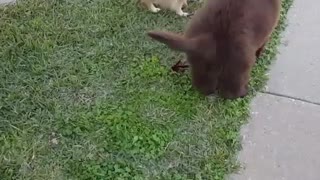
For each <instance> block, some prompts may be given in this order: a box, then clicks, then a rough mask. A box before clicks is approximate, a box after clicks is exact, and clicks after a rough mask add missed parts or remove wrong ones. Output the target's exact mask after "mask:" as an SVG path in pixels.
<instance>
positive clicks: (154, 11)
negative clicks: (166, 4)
mask: <svg viewBox="0 0 320 180" xmlns="http://www.w3.org/2000/svg"><path fill="white" fill-rule="evenodd" d="M150 10H151V12H153V13H157V12H159V11H160V10H161V9H160V8H156V7H154V8H151V9H150Z"/></svg>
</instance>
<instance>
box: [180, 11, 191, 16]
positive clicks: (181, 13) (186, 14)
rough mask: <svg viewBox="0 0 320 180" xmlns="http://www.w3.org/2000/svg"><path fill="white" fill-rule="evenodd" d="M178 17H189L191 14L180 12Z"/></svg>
mask: <svg viewBox="0 0 320 180" xmlns="http://www.w3.org/2000/svg"><path fill="white" fill-rule="evenodd" d="M178 15H179V16H183V17H187V16H189V15H190V14H189V13H186V12H179V13H178Z"/></svg>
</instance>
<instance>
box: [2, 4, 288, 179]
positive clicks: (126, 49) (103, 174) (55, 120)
mask: <svg viewBox="0 0 320 180" xmlns="http://www.w3.org/2000/svg"><path fill="white" fill-rule="evenodd" d="M291 1H292V0H284V1H283V4H284V6H283V11H282V16H281V24H280V26H279V27H278V28H277V31H276V32H275V33H274V36H273V39H272V41H271V42H270V43H269V46H268V48H267V50H266V52H265V53H264V56H263V57H262V58H261V59H260V60H259V61H258V63H257V64H258V65H257V66H256V67H255V69H254V72H253V77H252V81H251V94H250V96H248V97H247V98H244V99H238V100H235V101H230V100H222V99H220V98H213V97H209V98H204V97H202V96H200V95H199V94H198V93H197V92H196V91H195V90H194V89H192V88H191V83H190V76H189V74H188V73H185V74H174V73H172V72H170V65H172V64H173V63H174V62H175V61H176V60H177V59H178V58H179V57H180V54H178V53H176V52H172V51H170V50H169V49H168V48H166V47H165V46H163V45H161V44H160V43H156V42H154V41H152V40H150V39H149V38H148V37H147V36H146V35H145V32H146V31H147V30H151V29H168V30H174V31H181V30H182V28H183V26H184V24H185V22H186V21H187V19H186V18H180V17H177V16H176V15H175V14H174V13H171V12H161V13H159V14H153V13H150V12H148V11H146V10H143V9H142V8H141V7H139V6H137V4H136V1H134V0H74V1H65V0H24V1H23V0H22V1H19V3H18V4H17V5H15V6H9V7H4V8H1V9H0V67H1V71H0V179H1V180H6V179H24V180H25V179H33V180H37V179H55V180H56V179H177V180H178V179H183V180H185V179H215V180H218V179H223V178H224V177H225V175H227V174H228V173H231V172H233V171H234V170H236V169H237V167H238V166H237V165H238V164H237V162H236V161H235V155H236V153H237V151H238V150H239V148H240V141H239V129H240V126H241V125H242V124H243V123H244V122H246V119H247V117H248V112H249V102H250V99H251V98H252V97H253V96H254V94H255V93H256V92H257V91H259V90H261V88H262V87H263V85H264V83H265V82H266V79H267V77H266V75H265V72H266V70H267V69H268V66H269V64H270V62H271V60H272V59H274V56H275V55H276V47H277V45H278V44H279V42H280V41H279V40H280V35H279V33H280V32H281V31H282V30H283V29H284V19H285V14H286V13H287V10H288V8H289V6H290V4H291ZM193 6H196V5H193Z"/></svg>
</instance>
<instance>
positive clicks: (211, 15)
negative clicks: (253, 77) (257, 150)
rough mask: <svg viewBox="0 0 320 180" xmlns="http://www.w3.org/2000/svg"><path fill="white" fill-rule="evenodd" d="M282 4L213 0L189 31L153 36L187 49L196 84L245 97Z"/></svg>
mask: <svg viewBox="0 0 320 180" xmlns="http://www.w3.org/2000/svg"><path fill="white" fill-rule="evenodd" d="M280 8H281V2H280V0H209V1H207V2H206V3H205V4H204V5H203V7H202V8H201V9H200V10H199V11H198V12H196V14H195V15H194V16H193V18H192V19H191V21H190V23H189V26H188V27H187V29H186V31H185V34H184V35H179V34H176V33H171V32H166V31H151V32H148V35H149V36H150V37H152V38H153V39H155V40H157V41H160V42H162V43H164V44H166V45H167V46H168V47H170V48H171V49H173V50H177V51H182V52H184V53H186V56H187V60H188V62H189V64H190V66H191V74H192V83H193V86H194V87H195V88H196V89H198V90H199V91H200V92H201V93H203V94H204V95H209V94H212V93H214V92H215V91H216V90H218V91H219V92H220V93H221V96H222V97H224V98H227V99H234V98H238V97H244V96H245V95H247V92H248V83H249V78H250V72H251V69H252V66H253V65H254V63H255V60H256V56H259V55H260V53H261V51H262V50H263V48H264V45H265V44H266V42H267V41H268V39H269V36H270V35H271V33H272V31H273V30H274V28H275V26H276V25H277V22H278V19H279V14H280Z"/></svg>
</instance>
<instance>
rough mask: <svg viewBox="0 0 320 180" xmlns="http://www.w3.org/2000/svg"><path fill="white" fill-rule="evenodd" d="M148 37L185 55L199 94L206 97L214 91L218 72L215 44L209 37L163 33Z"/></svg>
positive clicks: (152, 33)
mask: <svg viewBox="0 0 320 180" xmlns="http://www.w3.org/2000/svg"><path fill="white" fill-rule="evenodd" d="M148 35H149V36H150V37H151V38H153V39H155V40H157V41H159V42H161V43H164V44H166V45H167V46H168V47H169V48H171V49H173V50H176V51H180V52H184V53H186V55H187V60H188V62H189V63H190V65H191V70H192V71H191V72H192V81H193V85H194V86H195V87H196V88H197V89H198V90H199V91H200V92H201V93H203V94H205V95H208V94H211V93H213V92H214V91H215V90H216V86H217V73H218V72H219V70H218V69H217V68H218V67H216V62H217V61H216V44H215V41H214V39H213V37H212V36H211V35H207V34H203V35H199V36H198V37H194V38H187V37H185V36H183V35H180V34H176V33H171V32H164V31H151V32H148Z"/></svg>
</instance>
